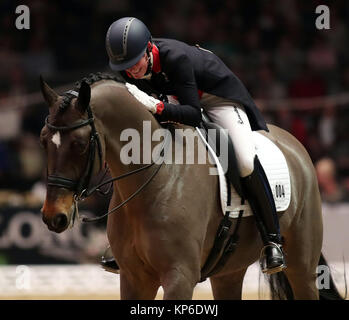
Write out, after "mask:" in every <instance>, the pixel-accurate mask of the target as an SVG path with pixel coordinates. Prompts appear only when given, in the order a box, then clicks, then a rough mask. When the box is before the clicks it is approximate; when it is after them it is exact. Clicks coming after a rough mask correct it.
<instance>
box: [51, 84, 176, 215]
mask: <svg viewBox="0 0 349 320" xmlns="http://www.w3.org/2000/svg"><path fill="white" fill-rule="evenodd" d="M65 94H66V95H68V96H70V97H78V96H79V94H78V93H77V92H76V91H73V90H69V91H67V92H66V93H65ZM86 111H87V115H88V119H86V120H81V121H80V122H78V123H76V124H73V125H71V126H54V125H52V124H50V123H49V116H47V117H46V119H45V124H46V126H47V128H48V129H49V130H54V131H58V132H67V131H72V130H75V129H78V128H81V127H85V126H88V125H89V126H90V127H91V135H90V141H89V156H88V160H87V164H86V168H85V171H84V173H83V174H82V175H81V177H80V179H79V180H72V179H70V178H66V177H60V176H57V175H48V176H47V185H48V186H54V187H59V188H65V189H68V190H72V191H74V196H73V197H74V204H75V209H74V214H73V218H72V219H73V222H74V219H75V215H76V214H78V202H79V201H80V200H83V199H85V198H87V197H89V196H90V195H91V194H93V193H94V192H96V191H100V187H102V186H104V185H106V184H111V183H112V182H114V181H117V180H121V179H123V178H126V177H128V176H130V175H133V174H135V173H138V172H140V171H142V170H145V169H147V168H150V167H151V166H153V165H154V164H155V163H157V162H158V159H159V158H160V157H162V156H163V155H164V148H165V146H166V143H167V140H168V136H169V135H170V134H169V132H167V135H166V136H165V139H164V142H163V146H162V148H161V149H160V150H161V151H160V153H159V157H158V159H157V160H156V161H152V162H151V163H150V164H147V165H145V166H143V167H141V168H138V169H136V170H133V171H130V172H127V173H125V174H123V175H121V176H118V177H115V178H111V179H108V180H106V181H103V182H102V183H99V184H98V185H96V186H94V187H92V188H90V189H89V186H90V182H91V179H92V175H93V169H94V165H95V158H96V147H97V151H98V157H99V165H100V170H101V169H102V167H103V163H102V161H103V160H102V146H101V142H100V139H99V135H98V132H97V130H96V127H95V124H94V117H93V114H92V110H91V107H90V105H88V107H87V109H86ZM162 163H163V162H162V161H161V162H160V163H159V166H158V167H157V169H156V170H155V171H154V172H153V173H152V175H151V176H150V177H149V178H148V179H147V180H146V182H145V183H144V184H143V185H142V186H140V187H139V188H138V189H137V191H135V192H134V193H133V194H132V195H131V196H130V197H128V198H127V199H126V200H124V201H123V202H121V203H120V204H119V205H117V206H116V207H114V208H113V209H111V210H109V211H108V212H107V213H105V214H104V215H102V216H99V217H96V218H88V217H82V221H83V222H95V221H98V220H101V219H103V218H104V217H106V216H108V215H109V214H111V213H113V212H115V211H116V210H117V209H119V208H121V207H122V206H124V205H125V204H126V203H127V202H128V201H130V200H131V199H133V198H134V197H135V196H136V195H137V194H139V193H140V192H141V191H142V190H143V189H144V188H145V187H146V186H147V185H148V184H149V183H150V182H151V180H152V179H153V178H154V177H155V175H156V174H157V173H158V172H159V170H160V168H161V165H162Z"/></svg>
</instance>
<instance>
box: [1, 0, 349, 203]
mask: <svg viewBox="0 0 349 320" xmlns="http://www.w3.org/2000/svg"><path fill="white" fill-rule="evenodd" d="M19 4H25V5H27V6H28V7H29V9H30V29H29V30H18V29H16V27H15V19H16V17H17V16H18V15H16V14H15V8H16V6H17V5H19ZM320 4H322V5H323V4H325V5H328V7H329V9H330V29H329V30H318V29H317V28H316V26H315V20H316V18H317V16H318V14H316V13H315V8H316V7H317V6H318V5H320ZM123 16H136V17H138V18H139V19H141V20H143V21H144V22H145V24H146V25H147V26H148V27H149V29H150V30H151V32H152V34H153V36H154V37H169V38H175V39H179V40H182V41H185V42H187V43H189V44H196V43H198V44H200V45H201V46H202V47H204V48H207V49H210V50H212V51H213V52H214V53H216V54H217V55H218V56H219V57H220V58H221V59H222V60H223V61H224V62H225V63H226V64H227V65H228V67H229V68H231V69H232V71H233V72H234V73H235V74H237V75H238V76H239V77H240V79H241V80H242V81H243V83H244V84H245V85H246V87H247V88H248V90H249V91H250V93H251V95H252V96H253V97H254V98H255V99H256V101H257V104H258V105H259V106H260V108H261V109H262V110H263V113H264V115H265V116H266V118H267V120H268V122H269V123H272V124H276V125H279V126H281V127H282V128H284V129H286V130H288V131H289V132H291V133H292V134H293V135H295V136H296V137H297V139H299V140H300V141H301V142H302V143H303V145H304V146H305V147H306V149H307V150H308V152H309V154H310V156H311V158H312V160H313V162H314V165H315V168H316V172H317V174H318V180H319V185H320V189H321V192H322V196H323V200H324V201H327V202H338V201H349V143H348V141H349V130H348V127H349V126H348V123H349V101H345V100H344V101H343V99H342V100H340V99H338V101H337V100H336V99H332V100H331V103H328V102H326V103H321V101H320V102H319V100H318V99H315V100H314V103H311V102H310V103H308V104H307V107H306V108H305V107H304V108H302V105H296V104H289V103H285V102H284V101H289V99H291V100H290V101H294V100H292V99H300V98H307V99H311V98H314V97H319V96H329V95H331V96H333V97H336V95H339V94H343V93H346V92H348V91H349V43H348V42H349V34H348V33H349V31H348V30H349V2H348V1H345V0H336V1H325V0H319V1H315V0H307V1H304V0H282V1H280V0H264V1H261V0H248V1H243V0H212V1H198V0H196V1H194V0H176V1H174V0H169V1H160V0H151V1H136V0H99V1H95V0H71V1H59V0H50V1H43V0H27V1H25V0H23V1H13V0H1V1H0V205H1V204H8V203H9V202H10V203H16V202H21V201H22V202H23V201H25V202H26V203H27V202H29V203H31V204H33V205H35V204H40V203H41V201H42V197H43V194H44V192H45V191H44V188H42V182H43V181H45V170H46V169H45V158H44V156H43V153H42V150H41V149H40V147H39V143H38V135H39V133H40V130H41V127H42V125H43V122H44V118H45V116H46V115H47V113H48V110H47V107H45V105H44V103H43V100H42V99H41V98H40V97H39V98H38V92H39V82H38V77H39V75H40V74H42V75H43V76H44V77H45V79H46V80H47V81H48V83H49V84H50V85H51V86H53V87H56V86H62V85H66V84H72V83H74V82H75V81H77V80H79V79H81V78H82V77H84V76H86V75H87V74H89V73H90V72H96V71H109V70H108V59H107V55H106V52H105V45H104V40H105V34H106V31H107V29H108V27H109V25H110V24H111V23H112V22H113V21H114V20H116V19H118V18H120V17H123ZM286 99H288V100H286ZM268 101H274V103H273V108H271V104H268ZM275 101H279V102H278V103H275ZM307 101H312V100H307ZM9 190H10V191H11V192H9ZM13 191H15V194H13ZM18 194H20V195H22V197H18ZM23 195H26V197H23Z"/></svg>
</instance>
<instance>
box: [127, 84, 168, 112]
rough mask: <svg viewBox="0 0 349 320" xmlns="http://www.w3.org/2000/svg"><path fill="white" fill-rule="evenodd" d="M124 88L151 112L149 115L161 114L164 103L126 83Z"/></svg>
mask: <svg viewBox="0 0 349 320" xmlns="http://www.w3.org/2000/svg"><path fill="white" fill-rule="evenodd" d="M126 87H127V89H128V91H129V92H130V93H131V94H132V95H133V96H134V97H135V98H136V99H137V100H138V101H139V102H140V103H142V104H144V105H145V107H146V108H147V109H148V110H149V111H150V112H151V113H157V114H161V112H162V110H163V109H164V103H163V102H162V101H160V100H158V99H155V98H154V97H152V96H149V95H148V94H146V93H145V92H143V91H141V90H139V89H138V88H137V87H136V86H135V85H133V84H130V83H126Z"/></svg>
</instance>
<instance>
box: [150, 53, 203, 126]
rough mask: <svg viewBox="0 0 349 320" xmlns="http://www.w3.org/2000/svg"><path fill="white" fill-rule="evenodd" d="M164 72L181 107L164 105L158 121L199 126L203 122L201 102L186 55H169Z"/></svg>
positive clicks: (157, 116)
mask: <svg viewBox="0 0 349 320" xmlns="http://www.w3.org/2000/svg"><path fill="white" fill-rule="evenodd" d="M164 62H165V63H164V71H165V72H166V74H167V75H168V77H169V80H170V81H171V82H172V83H173V84H174V87H175V95H176V96H177V98H178V101H179V103H180V104H179V105H174V104H171V103H166V102H165V103H164V108H163V110H162V112H161V114H156V118H157V119H158V121H169V120H170V121H175V122H179V123H183V124H187V125H190V126H198V125H199V123H200V121H201V111H200V100H199V95H198V88H197V85H196V80H195V75H194V70H193V67H192V65H191V62H190V60H189V58H188V57H187V56H186V55H185V54H184V53H175V54H173V55H170V54H169V55H168V56H167V57H166V59H165V61H164Z"/></svg>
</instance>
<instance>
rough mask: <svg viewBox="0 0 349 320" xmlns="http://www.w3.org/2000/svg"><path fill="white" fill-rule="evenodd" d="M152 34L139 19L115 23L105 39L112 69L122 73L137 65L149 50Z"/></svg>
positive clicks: (129, 18) (126, 19)
mask: <svg viewBox="0 0 349 320" xmlns="http://www.w3.org/2000/svg"><path fill="white" fill-rule="evenodd" d="M149 41H151V34H150V32H149V30H148V28H147V27H146V25H145V24H144V23H143V22H142V21H140V20H138V19H137V18H132V17H126V18H121V19H119V20H116V21H114V22H113V23H112V24H111V26H110V27H109V29H108V32H107V36H106V39H105V43H106V48H107V53H108V56H109V65H110V68H111V69H112V70H114V71H122V70H125V69H128V68H130V67H132V66H133V65H135V64H136V63H137V62H138V61H139V60H140V59H141V58H142V56H143V54H144V53H145V52H146V50H147V46H148V42H149Z"/></svg>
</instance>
